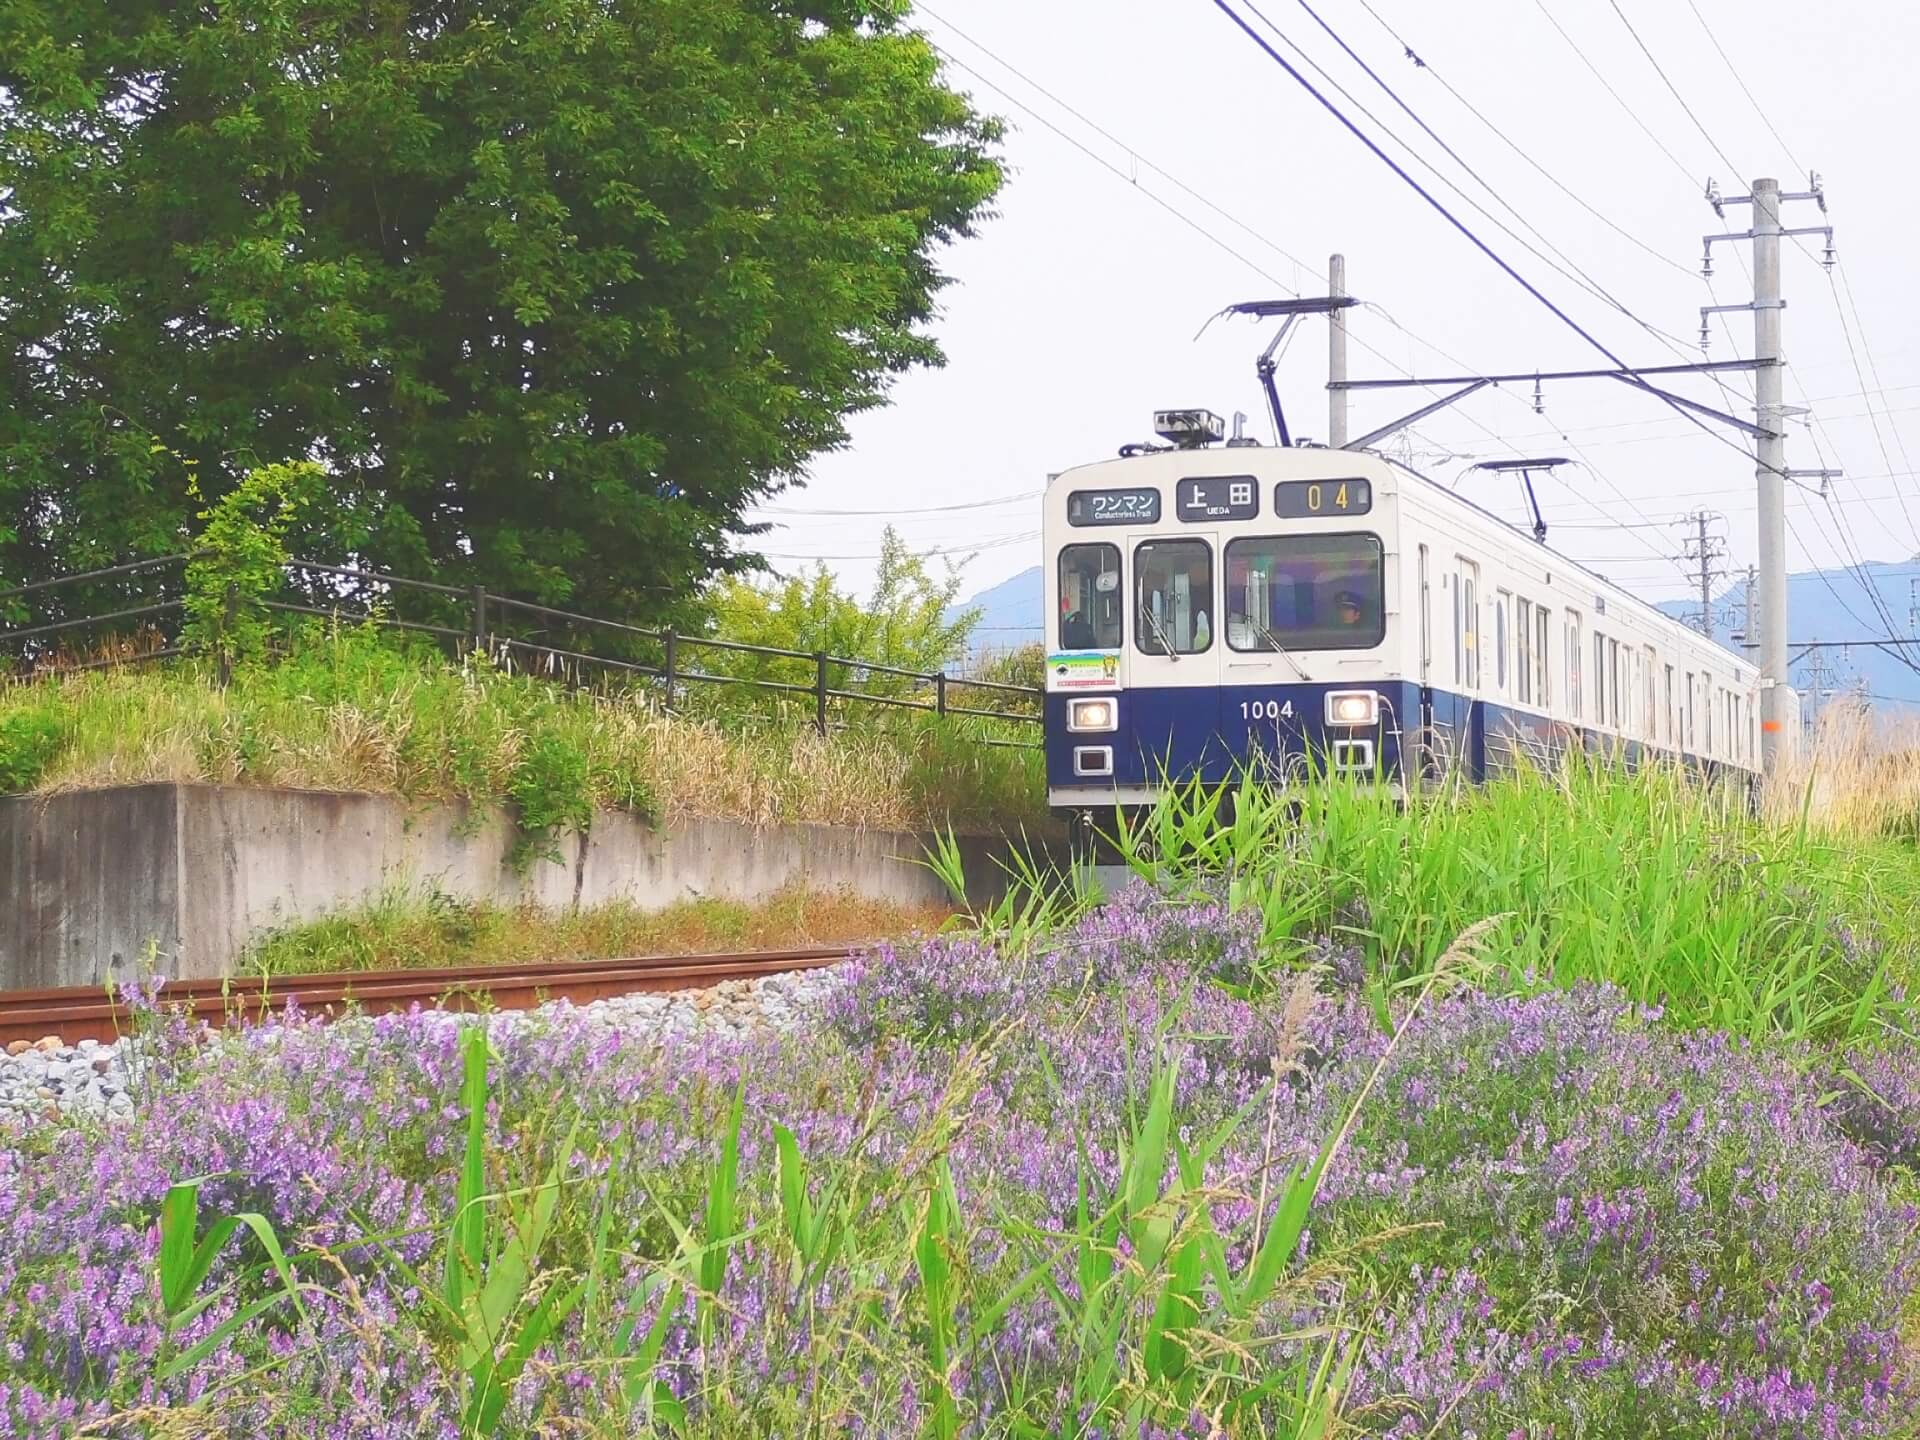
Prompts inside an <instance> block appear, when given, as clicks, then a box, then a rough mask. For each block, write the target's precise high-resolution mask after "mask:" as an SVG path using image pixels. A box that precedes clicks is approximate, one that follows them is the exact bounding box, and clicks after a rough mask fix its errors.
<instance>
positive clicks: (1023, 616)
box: [954, 565, 1047, 651]
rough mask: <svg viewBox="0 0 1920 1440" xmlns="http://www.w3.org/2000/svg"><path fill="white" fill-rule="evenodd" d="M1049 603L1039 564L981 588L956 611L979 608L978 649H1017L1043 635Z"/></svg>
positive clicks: (974, 644) (962, 602)
mask: <svg viewBox="0 0 1920 1440" xmlns="http://www.w3.org/2000/svg"><path fill="white" fill-rule="evenodd" d="M1046 606H1047V602H1046V595H1045V587H1044V585H1043V584H1042V581H1041V574H1040V567H1039V566H1038V565H1036V566H1034V567H1033V568H1032V569H1031V570H1022V571H1021V572H1020V573H1019V574H1018V575H1015V576H1013V577H1012V578H1011V579H1008V580H1002V581H1001V582H1000V583H999V584H998V585H994V586H991V587H989V588H988V589H985V590H982V591H981V592H980V593H979V594H978V595H975V596H974V597H973V598H972V599H971V600H963V601H961V602H960V603H959V604H958V605H956V606H954V612H955V613H957V612H959V611H962V610H971V609H975V608H978V609H979V611H980V623H979V625H977V626H976V627H975V628H974V632H973V647H974V649H975V650H976V651H979V650H1017V649H1018V648H1019V647H1020V646H1022V645H1032V644H1034V643H1035V642H1036V641H1038V640H1040V639H1042V638H1043V630H1044V626H1043V624H1042V617H1043V614H1044V612H1045V610H1046Z"/></svg>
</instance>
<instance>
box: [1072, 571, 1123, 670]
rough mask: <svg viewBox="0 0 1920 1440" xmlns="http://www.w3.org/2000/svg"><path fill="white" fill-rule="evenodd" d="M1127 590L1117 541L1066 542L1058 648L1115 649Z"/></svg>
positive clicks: (1121, 623) (1118, 639) (1121, 625)
mask: <svg viewBox="0 0 1920 1440" xmlns="http://www.w3.org/2000/svg"><path fill="white" fill-rule="evenodd" d="M1125 606H1126V591H1125V590H1124V589H1122V588H1121V585H1120V547H1119V546H1118V545H1068V546H1066V547H1065V548H1063V549H1062V550H1061V551H1060V648H1061V649H1062V650H1118V649H1119V648H1120V636H1121V631H1122V629H1123V628H1124V626H1123V611H1124V609H1125Z"/></svg>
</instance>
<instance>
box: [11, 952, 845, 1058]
mask: <svg viewBox="0 0 1920 1440" xmlns="http://www.w3.org/2000/svg"><path fill="white" fill-rule="evenodd" d="M852 953H853V952H852V950H851V949H850V948H849V947H847V946H844V945H834V946H812V947H806V948H801V949H794V950H752V951H744V952H741V953H737V954H718V955H648V956H639V957H635V958H630V959H624V960H539V961H529V962H526V963H521V964H503V965H454V966H445V967H441V968H437V969H424V970H362V971H353V972H345V971H343V972H340V973H337V974H327V975H274V976H267V977H259V976H254V977H249V976H232V977H229V978H226V979H214V980H173V981H169V982H167V984H166V985H164V986H163V987H162V988H161V990H160V993H159V1003H160V1005H161V1007H162V1008H163V1009H165V1010H168V1011H184V1012H185V1013H186V1014H188V1015H189V1016H190V1017H192V1018H193V1019H195V1020H201V1021H205V1022H206V1023H207V1024H210V1025H215V1026H220V1025H231V1024H236V1023H247V1022H250V1021H260V1020H271V1019H272V1018H273V1017H274V1016H276V1015H278V1014H280V1013H282V1012H283V1011H284V1010H285V1009H286V1008H287V1006H288V1005H289V1004H292V1005H294V1006H295V1007H297V1009H298V1010H299V1011H300V1012H301V1013H303V1014H308V1015H314V1014H318V1015H323V1016H336V1015H340V1014H342V1013H346V1012H348V1011H357V1012H358V1013H361V1014H366V1015H383V1014H390V1013H393V1012H395V1011H402V1010H406V1009H409V1008H410V1007H412V1006H414V1005H421V1006H425V1007H429V1008H434V1009H444V1010H463V1011H465V1010H475V1009H479V1008H482V1007H485V1008H489V1009H495V1010H528V1009H531V1008H533V1007H534V1006H535V1005H540V1004H544V1003H545V1002H546V1001H549V1000H568V1001H571V1002H572V1003H574V1004H576V1005H583V1004H586V1003H587V1002H589V1001H592V1000H604V999H609V998H611V997H613V996H616V995H633V994H640V993H643V992H648V991H654V992H658V991H663V990H704V989H710V988H711V987H713V986H715V985H720V984H723V983H724V982H726V981H729V980H753V979H758V978H760V977H762V976H767V975H780V974H784V973H786V972H788V971H794V970H818V969H822V968H824V967H825V966H828V965H834V964H837V963H839V962H840V961H842V960H845V959H847V958H848V957H849V956H850V955H851V954H852ZM133 1028H134V1017H133V1013H132V1011H131V1009H130V1008H129V1006H128V1005H127V1003H126V1001H125V999H124V998H123V997H122V996H121V995H120V994H119V993H117V992H116V993H109V991H108V990H107V989H106V988H105V987H104V986H94V985H75V986H61V987H58V988H53V989H43V990H0V1047H4V1046H7V1045H10V1044H12V1043H13V1042H15V1041H21V1040H24V1041H26V1042H28V1043H29V1044H33V1043H35V1042H37V1041H39V1040H41V1039H43V1038H45V1037H47V1036H57V1037H58V1038H59V1039H60V1041H61V1043H62V1044H65V1045H73V1044H76V1043H78V1042H79V1041H81V1040H98V1041H102V1042H108V1041H112V1040H115V1039H118V1038H119V1037H120V1036H122V1035H126V1034H129V1033H131V1032H132V1030H133Z"/></svg>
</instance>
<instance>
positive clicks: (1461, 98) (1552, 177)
mask: <svg viewBox="0 0 1920 1440" xmlns="http://www.w3.org/2000/svg"><path fill="white" fill-rule="evenodd" d="M1360 8H1361V9H1363V10H1365V11H1366V12H1367V14H1369V15H1371V16H1372V17H1373V18H1374V20H1375V21H1377V22H1378V23H1379V25H1380V28H1381V29H1383V30H1385V31H1386V32H1387V34H1388V35H1390V36H1392V37H1393V40H1394V43H1395V44H1397V45H1399V46H1400V48H1401V49H1402V50H1404V51H1405V52H1406V58H1407V59H1408V60H1410V61H1412V62H1413V64H1414V65H1415V66H1416V67H1418V68H1419V69H1421V70H1424V71H1426V72H1427V74H1429V75H1431V76H1432V77H1433V78H1434V80H1436V81H1437V82H1438V83H1439V85H1440V88H1441V89H1443V90H1445V91H1446V92H1447V94H1449V95H1451V96H1452V97H1453V98H1454V99H1455V100H1456V101H1458V102H1459V103H1460V105H1461V106H1463V107H1464V108H1465V109H1466V111H1467V113H1468V114H1469V115H1471V116H1473V118H1474V119H1476V120H1478V121H1479V122H1480V123H1481V124H1482V125H1484V126H1485V127H1486V128H1487V129H1488V130H1489V131H1491V132H1492V133H1493V135H1494V137H1495V138H1496V139H1498V140H1499V141H1500V143H1501V144H1503V145H1505V146H1506V147H1507V148H1508V149H1509V150H1511V151H1513V153H1514V154H1516V155H1518V156H1519V157H1520V158H1521V159H1522V160H1524V161H1526V162H1527V164H1528V165H1530V166H1532V167H1533V168H1534V169H1535V170H1537V171H1538V172H1539V173H1540V174H1541V175H1542V176H1543V177H1545V179H1546V180H1547V181H1548V182H1550V183H1551V184H1552V185H1553V186H1554V188H1555V189H1557V190H1559V191H1560V193H1561V194H1563V195H1565V196H1566V197H1567V198H1568V199H1569V200H1571V201H1573V203H1574V204H1576V205H1578V206H1579V207H1580V208H1581V209H1582V210H1585V211H1586V212H1587V213H1588V214H1589V215H1591V216H1593V218H1594V219H1596V220H1598V221H1599V222H1600V223H1601V224H1602V225H1605V226H1606V227H1607V228H1608V229H1609V230H1611V231H1613V232H1614V234H1616V235H1618V236H1619V237H1620V238H1621V239H1623V240H1626V241H1628V242H1629V243H1631V244H1633V245H1637V246H1639V247H1640V249H1642V250H1644V251H1645V252H1646V253H1647V254H1648V255H1651V256H1652V257H1653V258H1654V259H1655V260H1658V261H1659V262H1660V263H1661V264H1662V265H1665V266H1667V267H1668V268H1669V269H1672V270H1677V271H1679V272H1680V273H1681V274H1682V275H1685V276H1686V277H1687V278H1688V279H1689V280H1697V279H1699V278H1700V276H1699V275H1698V273H1697V272H1695V271H1693V270H1690V269H1688V268H1687V267H1686V266H1685V265H1682V264H1681V263H1680V262H1679V261H1678V260H1675V259H1674V258H1673V257H1672V256H1671V255H1669V254H1667V253H1666V252H1665V251H1664V250H1660V249H1657V248H1655V247H1654V246H1652V245H1649V244H1648V243H1647V242H1646V241H1644V240H1642V239H1641V238H1640V237H1639V236H1638V235H1635V234H1634V233H1633V232H1632V231H1631V230H1628V229H1626V228H1625V227H1624V226H1622V225H1620V224H1618V223H1617V222H1616V221H1614V219H1613V218H1612V217H1611V216H1609V215H1607V214H1606V213H1605V212H1604V211H1601V210H1598V209H1596V208H1595V207H1594V206H1593V205H1591V204H1590V203H1588V201H1587V199H1586V198H1585V197H1584V196H1582V195H1581V194H1580V193H1579V192H1578V191H1576V190H1574V189H1572V188H1571V187H1570V186H1568V185H1567V184H1566V182H1565V181H1563V180H1562V179H1561V178H1560V177H1559V176H1558V175H1556V174H1554V173H1553V171H1551V170H1549V169H1548V168H1547V167H1546V166H1544V165H1542V164H1541V163H1540V162H1539V161H1538V160H1536V159H1534V157H1533V156H1532V155H1531V154H1529V153H1528V152H1527V151H1526V150H1525V149H1524V148H1522V147H1521V146H1520V144H1519V143H1518V142H1517V141H1515V140H1514V139H1513V138H1512V137H1511V136H1510V135H1508V134H1507V132H1506V131H1505V130H1503V129H1501V127H1500V126H1499V125H1497V124H1495V123H1494V122H1493V121H1492V120H1490V119H1488V118H1487V117H1486V115H1485V114H1483V113H1482V112H1481V110H1480V108H1479V107H1478V106H1477V105H1475V104H1474V103H1473V102H1472V101H1471V100H1469V99H1468V98H1467V97H1466V96H1465V95H1463V94H1461V93H1460V92H1459V91H1458V90H1457V89H1455V88H1454V86H1453V85H1452V84H1451V83H1450V82H1449V81H1448V80H1447V77H1446V76H1444V75H1442V74H1441V73H1440V72H1439V71H1438V70H1436V69H1434V68H1433V65H1432V63H1431V62H1430V61H1428V60H1426V59H1425V58H1423V57H1422V56H1421V55H1419V54H1418V53H1417V52H1416V51H1415V50H1414V48H1413V46H1412V45H1410V44H1408V43H1407V41H1406V40H1405V39H1404V38H1403V37H1402V36H1401V35H1400V33H1399V31H1397V30H1395V29H1394V28H1393V26H1392V25H1391V24H1389V23H1388V22H1387V20H1386V19H1385V18H1384V17H1383V16H1382V15H1381V14H1380V12H1379V11H1378V10H1376V9H1374V8H1373V5H1372V4H1371V3H1370V0H1360Z"/></svg>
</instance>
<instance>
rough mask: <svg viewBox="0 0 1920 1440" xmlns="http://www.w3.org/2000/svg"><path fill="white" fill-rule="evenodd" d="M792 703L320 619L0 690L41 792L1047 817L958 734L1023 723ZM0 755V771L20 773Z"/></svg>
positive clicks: (1029, 774) (1005, 732)
mask: <svg viewBox="0 0 1920 1440" xmlns="http://www.w3.org/2000/svg"><path fill="white" fill-rule="evenodd" d="M808 718H809V717H803V716H801V715H799V714H797V713H796V714H790V715H782V714H778V713H769V712H767V711H766V710H764V709H756V710H751V711H745V712H743V713H741V714H739V715H737V716H733V717H723V718H707V719H696V718H690V717H687V716H684V715H679V714H669V713H666V712H664V711H663V710H661V709H660V707H659V706H658V705H657V704H655V703H654V702H653V700H652V699H651V698H650V697H649V696H648V695H646V694H643V693H636V692H625V693H619V692H605V693H594V692H589V691H581V690H568V689H566V688H564V687H561V686H557V685H553V684H550V683H547V682H544V681H541V680H538V679H535V678H532V677H529V676H525V675H511V674H503V673H500V672H498V671H495V670H492V669H490V668H489V667H487V666H486V665H485V664H484V663H479V664H475V663H468V664H466V665H454V664H449V663H448V662H446V661H445V660H443V659H441V658H440V657H439V656H438V655H437V654H430V653H415V654H401V653H398V652H396V651H395V650H394V649H393V648H392V646H391V644H389V643H387V642H384V641H382V640H380V639H379V638H378V637H371V636H368V635H366V634H364V633H363V632H359V631H334V632H316V633H313V634H310V635H307V636H304V637H302V639H301V640H300V641H299V642H298V644H297V646H296V648H295V649H294V651H293V653H292V654H290V655H289V656H288V657H286V658H285V659H284V660H283V661H281V662H280V663H278V664H275V665H272V666H263V667H259V668H257V669H253V670H249V671H246V672H243V673H242V674H240V675H237V676H236V677H235V680H234V683H233V684H232V686H231V687H230V688H228V689H225V690H222V689H220V688H219V687H217V686H215V685H214V684H212V683H210V679H209V677H208V675H207V674H206V673H205V671H204V669H203V668H202V667H200V666H197V665H195V664H191V663H177V664H171V665H166V666H155V667H150V668H146V669H140V670H122V671H101V672H94V673H88V674H80V675H72V676H66V677H62V678H59V679H54V680H47V681H42V682H40V683H37V684H34V685H23V686H12V687H0V752H4V751H5V749H6V745H7V735H8V734H9V733H11V732H9V731H8V729H7V728H6V727H7V723H8V722H9V721H10V720H11V721H13V722H14V728H15V730H17V731H18V732H19V733H20V734H21V735H32V736H33V737H35V740H36V744H37V745H38V747H39V748H38V751H36V754H35V756H34V757H32V763H31V767H30V775H29V777H28V778H27V779H26V780H25V781H20V780H18V779H16V780H15V782H14V783H15V785H16V788H21V789H32V790H37V791H40V792H47V791H59V790H73V789H93V788H99V787H103V786H111V785H127V784H138V783H145V782H153V781H175V782H189V781H213V782H220V783H227V784H245V785H262V786H289V787H294V788H302V789H333V790H364V791H372V792H376V793H387V794H396V795H402V796H406V797H407V798H409V799H411V800H416V801H432V800H439V799H452V798H456V797H458V798H463V799H467V800H472V801H476V802H479V803H483V804H492V803H507V804H512V805H514V806H515V807H517V808H518V810H519V811H520V813H521V815H522V819H523V823H526V824H528V825H529V827H530V828H531V829H534V830H550V829H566V828H570V827H572V828H577V827H578V826H579V825H581V824H584V823H585V821H586V819H587V817H589V816H590V815H591V812H592V811H593V810H594V809H595V808H611V807H624V808H628V809H633V810H639V811H642V812H644V813H647V814H650V815H652V816H654V817H656V818H659V819H662V820H674V819H680V818H685V817H692V816H706V817H714V818H722V819H731V820H739V821H746V822H749V823H753V824H774V823H779V822H790V821H814V822H819V823H826V824H836V825H849V826H867V827H872V828H877V829H902V830H918V829H925V828H931V827H935V826H939V825H943V824H947V823H951V824H952V825H953V826H954V827H955V828H956V829H959V830H963V831H964V830H974V831H986V830H993V829H998V828H1000V827H1001V826H1006V827H1014V826H1018V825H1025V826H1027V827H1029V828H1035V827H1040V828H1044V827H1045V825H1046V816H1045V788H1044V784H1043V783H1042V779H1041V767H1040V757H1039V752H1038V751H1037V750H1032V749H1007V748H1001V747H998V746H989V745H983V744H979V743H975V741H976V740H977V739H980V738H987V736H988V734H989V733H990V734H991V736H992V738H1001V739H1004V738H1019V739H1028V740H1030V739H1033V738H1036V736H1035V732H1034V731H1033V730H1031V729H1030V728H1029V729H1025V730H1018V729H1016V728H1014V727H1012V726H1010V725H1006V724H999V723H997V722H955V721H949V722H946V723H944V724H942V723H940V722H936V721H934V720H933V719H932V717H924V719H922V718H921V717H909V716H902V717H899V719H897V720H896V719H894V717H893V716H892V714H891V712H863V713H859V714H850V715H849V717H848V718H849V719H850V720H853V721H854V722H855V723H854V724H852V725H851V726H850V728H847V729H845V730H836V731H835V732H833V733H832V734H830V735H829V736H827V737H825V738H822V737H820V736H818V735H816V734H815V733H814V732H813V731H812V729H811V728H810V726H809V724H808V723H807V721H808ZM963 724H967V725H972V726H973V729H974V730H975V731H977V732H980V733H978V734H972V733H969V732H966V731H963V729H962V728H961V726H962V725H963ZM983 725H984V726H985V727H986V729H982V726H983ZM48 734H51V735H52V736H53V737H54V740H53V742H52V743H51V744H45V743H41V740H42V737H44V736H46V735H48ZM40 751H44V754H41V753H39V752H40ZM6 761H7V756H6V754H4V753H0V775H5V774H9V773H17V772H18V771H19V770H21V769H23V768H27V761H26V760H24V759H23V760H20V761H18V763H16V764H15V766H14V769H13V771H12V772H10V771H9V769H8V766H7V764H6Z"/></svg>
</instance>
